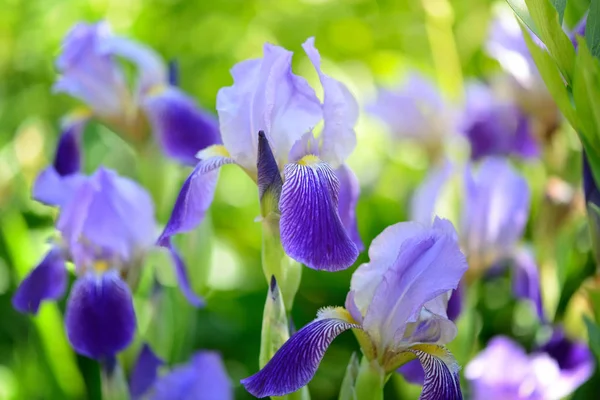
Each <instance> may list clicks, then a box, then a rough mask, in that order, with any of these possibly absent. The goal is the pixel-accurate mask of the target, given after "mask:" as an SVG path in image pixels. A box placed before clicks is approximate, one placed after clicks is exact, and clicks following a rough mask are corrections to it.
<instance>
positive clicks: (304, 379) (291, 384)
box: [241, 310, 358, 398]
mask: <svg viewBox="0 0 600 400" xmlns="http://www.w3.org/2000/svg"><path fill="white" fill-rule="evenodd" d="M334 315H335V316H336V317H332V316H334ZM352 328H358V326H357V325H354V324H353V323H351V322H350V320H349V319H348V317H344V316H343V315H342V314H340V313H336V312H335V310H325V311H324V312H323V313H322V314H321V315H320V316H319V317H318V318H317V319H316V320H314V321H313V322H311V323H310V324H308V325H306V326H304V327H303V328H302V329H300V330H299V331H298V332H296V333H295V334H294V335H293V336H292V337H291V338H290V339H289V340H288V341H287V342H285V344H284V345H283V346H282V347H281V348H280V349H279V350H278V351H277V353H275V355H274V356H273V358H272V359H271V360H270V361H269V362H268V363H267V365H265V367H264V368H263V369H261V370H260V371H259V372H258V373H257V374H255V375H252V376H251V377H249V378H246V379H243V380H242V381H241V383H242V385H244V387H245V388H246V390H247V391H248V392H250V393H251V394H252V395H253V396H256V397H258V398H263V397H268V396H283V395H286V394H288V393H292V392H295V391H296V390H298V389H300V388H301V387H303V386H305V385H306V384H307V383H308V382H309V381H310V380H311V379H312V377H313V376H314V375H315V372H316V371H317V368H318V367H319V364H320V363H321V360H322V359H323V356H324V355H325V351H326V350H327V348H328V347H329V345H330V344H331V342H332V341H333V339H335V338H336V337H337V336H338V335H339V334H340V333H342V332H344V331H347V330H348V329H352Z"/></svg>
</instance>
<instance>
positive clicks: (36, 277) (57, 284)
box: [12, 248, 67, 314]
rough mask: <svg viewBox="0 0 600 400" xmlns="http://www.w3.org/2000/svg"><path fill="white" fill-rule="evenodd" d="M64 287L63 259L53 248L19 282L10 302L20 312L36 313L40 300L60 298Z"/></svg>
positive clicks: (65, 273) (57, 250)
mask: <svg viewBox="0 0 600 400" xmlns="http://www.w3.org/2000/svg"><path fill="white" fill-rule="evenodd" d="M66 288H67V269H66V267H65V260H64V259H63V257H62V255H61V252H60V250H59V249H57V248H53V249H52V250H50V251H49V252H48V254H46V256H45V257H44V259H43V260H42V261H41V262H40V263H39V264H38V266H37V267H35V268H34V269H33V270H32V271H31V272H30V273H29V275H27V277H26V278H25V279H24V280H23V281H22V282H21V284H20V285H19V287H18V288H17V291H16V292H15V295H14V296H13V298H12V304H13V307H14V308H15V309H17V310H18V311H20V312H23V313H25V312H28V313H32V314H37V312H38V309H39V307H40V303H41V302H42V301H44V300H57V299H59V298H61V297H62V296H63V295H64V293H65V289H66Z"/></svg>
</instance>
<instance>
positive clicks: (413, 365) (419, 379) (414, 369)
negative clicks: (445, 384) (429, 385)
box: [397, 360, 425, 386]
mask: <svg viewBox="0 0 600 400" xmlns="http://www.w3.org/2000/svg"><path fill="white" fill-rule="evenodd" d="M397 372H398V373H399V374H400V375H402V376H403V377H404V379H406V380H407V381H408V382H410V383H412V384H414V385H421V386H423V383H424V382H425V371H424V370H423V366H422V365H421V362H420V361H419V360H412V361H409V362H407V363H406V364H404V365H403V366H401V367H400V368H398V371H397Z"/></svg>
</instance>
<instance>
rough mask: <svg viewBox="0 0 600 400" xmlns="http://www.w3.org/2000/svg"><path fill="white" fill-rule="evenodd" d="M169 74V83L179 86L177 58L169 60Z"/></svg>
mask: <svg viewBox="0 0 600 400" xmlns="http://www.w3.org/2000/svg"><path fill="white" fill-rule="evenodd" d="M167 69H168V76H169V79H168V81H169V85H171V86H179V63H178V62H177V60H171V61H169V64H168V65H167Z"/></svg>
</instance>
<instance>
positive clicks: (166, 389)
mask: <svg viewBox="0 0 600 400" xmlns="http://www.w3.org/2000/svg"><path fill="white" fill-rule="evenodd" d="M162 365H164V361H163V360H161V359H160V358H159V357H157V356H156V355H155V354H154V353H153V352H152V349H150V347H149V346H148V345H147V344H144V345H143V347H142V351H141V352H140V355H139V356H138V359H137V362H136V364H135V366H134V369H133V372H132V375H131V380H130V386H129V389H130V394H131V398H132V399H133V400H138V399H147V400H185V399H194V400H230V399H233V388H232V385H231V381H230V380H229V376H228V375H227V371H226V370H225V366H224V365H223V361H222V360H221V356H220V355H219V354H218V353H216V352H213V351H199V352H196V353H195V354H193V355H192V358H191V360H190V361H189V362H188V363H186V364H183V365H179V366H176V367H174V368H173V369H171V371H170V372H169V373H167V374H166V375H163V376H158V375H159V374H158V369H159V368H160V367H161V366H162Z"/></svg>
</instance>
